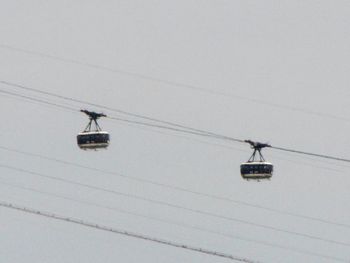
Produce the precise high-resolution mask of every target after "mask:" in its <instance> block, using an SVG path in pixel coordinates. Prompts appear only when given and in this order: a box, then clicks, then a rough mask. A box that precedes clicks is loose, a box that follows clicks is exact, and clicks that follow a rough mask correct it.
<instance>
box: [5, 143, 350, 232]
mask: <svg viewBox="0 0 350 263" xmlns="http://www.w3.org/2000/svg"><path fill="white" fill-rule="evenodd" d="M0 149H2V150H5V151H9V152H14V153H18V154H22V155H25V156H33V157H36V158H39V159H43V160H47V161H51V162H57V163H60V164H63V165H68V166H73V167H77V168H80V169H86V170H90V171H94V172H98V173H102V174H109V175H116V176H119V177H122V178H124V179H127V180H131V181H136V182H142V183H146V184H150V185H155V186H158V187H163V188H168V189H172V190H175V191H180V192H185V193H190V194H193V195H196V196H202V197H207V198H211V199H215V200H219V201H225V202H229V203H234V204H238V205H242V206H247V207H252V208H257V209H261V210H265V211H268V212H273V213H277V214H282V215H287V216H292V217H296V218H302V219H306V220H311V221H315V222H320V223H324V224H328V225H334V226H338V227H344V228H350V225H348V224H344V223H339V222H334V221H330V220H325V219H322V218H317V217H311V216H307V215H301V214H297V213H292V212H288V211H282V210H278V209H274V208H269V207H265V206H261V205H258V204H252V203H249V202H244V201H240V200H235V199H231V198H227V197H222V196H217V195H213V194H207V193H203V192H199V191H194V190H190V189H186V188H183V187H178V186H174V185H169V184H164V183H159V182H156V181H152V180H149V179H143V178H139V177H135V176H129V175H125V174H122V173H117V172H110V171H106V170H103V169H99V168H96V167H90V166H86V165H81V164H77V163H74V162H70V161H66V160H62V159H57V158H51V157H47V156H43V155H40V154H35V153H30V152H25V151H20V150H16V149H12V148H9V147H5V146H2V145H0Z"/></svg>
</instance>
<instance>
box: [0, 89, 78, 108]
mask: <svg viewBox="0 0 350 263" xmlns="http://www.w3.org/2000/svg"><path fill="white" fill-rule="evenodd" d="M0 93H3V94H7V95H11V96H15V97H19V98H22V99H26V100H31V101H35V102H39V103H43V104H46V105H50V106H55V107H58V108H62V109H65V110H69V111H73V112H78V110H77V109H75V108H71V107H68V106H65V105H62V104H57V103H53V102H49V101H46V100H42V99H37V98H33V97H30V96H25V95H21V94H18V93H14V92H11V91H6V90H2V89H0Z"/></svg>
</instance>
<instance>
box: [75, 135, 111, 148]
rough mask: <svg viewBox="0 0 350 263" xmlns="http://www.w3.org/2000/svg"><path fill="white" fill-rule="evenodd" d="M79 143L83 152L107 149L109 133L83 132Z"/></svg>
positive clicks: (78, 139)
mask: <svg viewBox="0 0 350 263" xmlns="http://www.w3.org/2000/svg"><path fill="white" fill-rule="evenodd" d="M77 143H78V146H79V147H80V149H82V150H96V149H105V148H107V147H108V146H109V133H108V132H105V131H90V132H81V133H79V134H78V135H77Z"/></svg>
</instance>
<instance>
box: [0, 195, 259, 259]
mask: <svg viewBox="0 0 350 263" xmlns="http://www.w3.org/2000/svg"><path fill="white" fill-rule="evenodd" d="M0 206H2V207H5V208H9V209H14V210H18V211H22V212H25V213H29V214H34V215H37V216H43V217H47V218H52V219H56V220H60V221H65V222H69V223H73V224H77V225H81V226H86V227H90V228H94V229H98V230H102V231H107V232H110V233H114V234H120V235H124V236H129V237H134V238H137V239H142V240H146V241H151V242H154V243H158V244H163V245H167V246H171V247H177V248H181V249H186V250H190V251H194V252H198V253H202V254H207V255H211V256H215V257H222V258H226V259H230V260H233V261H239V262H246V263H254V262H257V261H253V260H250V259H246V258H241V257H237V256H234V255H231V254H227V253H222V252H218V251H215V250H210V249H205V248H200V247H194V246H190V245H186V244H182V243H177V242H174V241H169V240H165V239H159V238H156V237H152V236H147V235H144V234H139V233H136V232H130V231H127V230H122V229H117V228H113V227H109V226H104V225H100V224H96V223H92V222H88V221H85V220H82V219H77V218H72V217H67V216H62V215H58V214H54V213H49V212H45V211H42V210H36V209H33V208H28V207H24V206H19V205H16V204H13V203H8V202H4V201H0Z"/></svg>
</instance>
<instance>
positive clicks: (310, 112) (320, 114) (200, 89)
mask: <svg viewBox="0 0 350 263" xmlns="http://www.w3.org/2000/svg"><path fill="white" fill-rule="evenodd" d="M0 48H3V49H7V50H12V51H16V52H21V53H25V54H29V55H33V56H39V57H43V58H47V59H51V60H56V61H61V62H65V63H70V64H76V65H80V66H85V67H89V68H93V69H98V70H102V71H108V72H112V73H118V74H123V75H126V76H130V77H133V78H138V79H143V80H148V81H152V82H158V83H162V84H165V85H167V86H175V87H181V88H186V89H190V90H194V91H198V92H201V93H207V94H212V95H219V96H224V97H229V98H232V99H236V100H237V99H238V100H244V101H248V102H252V103H256V104H261V105H265V106H270V107H274V108H280V109H284V110H289V111H295V112H301V113H304V114H308V115H314V116H318V117H326V118H330V119H335V120H340V121H347V122H349V121H350V119H349V118H345V117H339V116H336V115H333V114H329V113H323V112H317V111H313V110H309V109H304V108H297V107H292V106H286V105H284V104H277V103H271V102H267V101H264V100H259V99H252V98H249V97H244V96H239V95H235V94H232V93H228V92H223V91H215V90H211V89H208V88H203V87H199V86H195V85H190V84H185V83H180V82H176V81H171V80H165V79H161V78H156V77H152V76H148V75H144V74H140V73H135V72H130V71H126V70H122V69H115V68H110V67H106V66H102V65H97V64H93V63H88V62H82V61H79V60H76V59H72V58H64V57H59V56H54V55H50V54H45V53H42V52H38V51H33V50H27V49H23V48H18V47H13V46H10V45H5V44H0Z"/></svg>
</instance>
